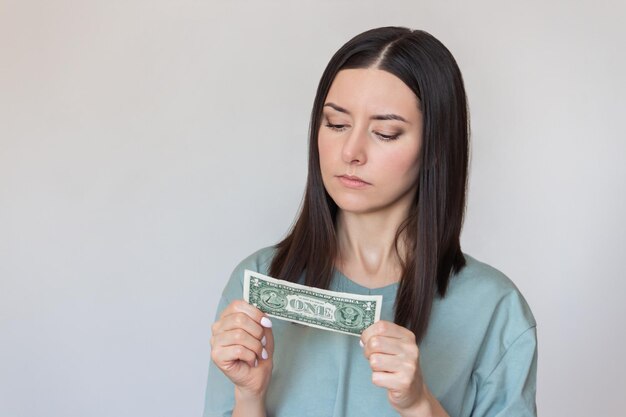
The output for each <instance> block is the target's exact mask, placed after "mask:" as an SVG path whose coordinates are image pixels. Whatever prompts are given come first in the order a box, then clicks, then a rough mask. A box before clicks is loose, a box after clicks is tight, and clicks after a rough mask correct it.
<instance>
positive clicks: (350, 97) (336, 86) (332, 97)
mask: <svg viewBox="0 0 626 417" xmlns="http://www.w3.org/2000/svg"><path fill="white" fill-rule="evenodd" d="M326 101H327V102H333V103H336V104H338V105H340V106H342V107H345V108H347V109H348V110H349V111H350V112H353V111H354V112H359V111H364V112H371V113H375V112H379V111H385V112H389V111H393V110H395V111H397V112H400V113H403V114H404V115H405V116H408V117H411V118H413V117H414V116H415V117H417V114H418V113H419V110H418V106H419V100H418V98H417V96H416V95H415V93H413V91H411V89H410V88H409V87H408V86H407V85H406V84H405V83H404V82H403V81H402V80H401V79H400V78H398V77H396V76H395V75H393V74H391V73H389V72H387V71H383V70H380V69H372V68H358V69H344V70H341V71H339V72H338V73H337V75H336V76H335V79H334V80H333V82H332V84H331V86H330V89H329V91H328V95H327V97H326Z"/></svg>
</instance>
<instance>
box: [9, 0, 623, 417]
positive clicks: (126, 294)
mask: <svg viewBox="0 0 626 417" xmlns="http://www.w3.org/2000/svg"><path fill="white" fill-rule="evenodd" d="M624 21H626V13H625V8H624V5H623V2H619V1H613V2H608V1H576V2H574V1H549V2H544V1H527V2H502V1H486V0H479V1H473V2H463V1H455V2H451V1H410V2H409V1H390V2H385V3H384V4H383V2H374V1H347V0H344V1H319V0H318V1H295V2H293V1H286V0H285V1H265V2H254V1H249V2H248V1H220V2H216V1H200V0H177V1H166V0H150V1H148V0H144V1H128V0H124V1H122V0H110V1H81V2H78V1H69V0H54V1H43V0H42V1H34V0H19V1H18V0H13V1H7V0H0V415H1V416H3V417H4V416H7V417H9V416H14V417H31V416H33V417H34V416H63V417H72V416H94V417H101V416H102V417H104V416H106V417H122V416H151V417H157V416H168V417H169V416H199V415H200V413H201V411H202V407H203V403H204V389H205V383H206V372H207V367H208V363H209V360H210V356H209V355H210V354H209V335H210V326H211V324H212V322H213V316H214V313H215V309H216V306H217V301H218V299H219V295H220V293H221V290H222V288H223V286H224V284H225V282H226V280H227V279H228V277H229V275H230V273H231V271H232V269H233V268H234V267H235V265H236V264H237V263H238V262H239V261H240V260H241V259H242V258H244V257H245V256H247V255H248V254H250V253H251V252H252V251H254V250H256V249H258V248H260V247H262V246H268V245H271V244H274V243H276V242H277V241H278V240H279V239H280V238H281V237H282V236H284V234H285V233H286V232H287V230H288V228H289V226H290V225H291V223H292V221H293V219H294V217H295V215H296V213H297V210H298V208H299V204H300V200H301V197H302V192H303V186H304V182H305V177H306V158H307V156H306V152H307V133H308V123H309V116H310V112H311V106H312V103H313V98H314V94H315V90H316V88H317V83H318V81H319V78H320V76H321V74H322V71H323V69H324V67H325V66H326V64H327V62H328V60H329V59H330V57H331V56H332V54H333V53H334V52H335V51H336V50H337V49H338V48H339V47H340V46H341V45H342V44H343V43H345V42H346V41H347V40H348V39H350V38H351V37H352V36H354V35H356V34H357V33H360V32H362V31H364V30H366V29H369V28H372V27H376V26H387V25H396V26H408V27H411V28H415V29H424V30H426V31H428V32H430V33H431V34H433V35H434V36H435V37H437V38H438V39H439V40H441V41H442V42H443V43H444V44H445V45H446V46H447V47H448V48H449V49H450V50H451V52H452V53H453V55H454V56H455V57H456V59H457V61H458V64H459V66H460V68H461V71H462V73H463V76H464V79H465V83H466V89H467V93H468V96H469V101H470V111H471V122H472V161H471V177H470V187H469V201H468V209H467V217H466V222H465V226H464V230H463V235H462V243H463V249H464V251H465V252H467V253H469V254H471V255H473V256H475V257H476V258H478V259H480V260H482V261H485V262H487V263H490V264H491V265H493V266H495V267H496V268H498V269H500V270H502V271H503V272H504V273H506V274H507V275H508V276H509V277H510V278H511V279H512V280H513V281H514V282H515V283H516V284H517V286H518V287H519V288H520V290H521V291H522V293H523V294H524V296H525V297H526V299H527V300H528V302H529V303H530V305H531V308H532V310H533V312H534V314H535V317H536V319H537V321H538V334H539V371H538V394H537V403H538V409H539V413H540V415H542V416H567V417H583V416H584V417H587V416H622V415H624V414H623V413H624V409H626V396H625V395H624V393H625V392H626V380H625V378H626V377H625V375H626V361H625V360H624V358H623V356H622V352H623V349H624V346H626V331H625V330H626V325H625V324H624V319H625V318H626V308H625V307H624V303H623V301H622V299H623V298H624V295H625V294H626V283H625V280H624V278H625V274H624V272H623V268H622V267H621V265H620V264H619V262H621V261H622V260H623V259H624V255H625V252H624V248H625V247H626V238H625V236H626V234H625V232H626V228H625V222H624V219H623V215H624V213H626V195H625V192H624V189H625V182H626V181H625V180H626V164H625V155H626V141H625V137H624V127H623V123H624V118H625V114H626V105H625V98H624V97H625V94H626V83H625V81H624V74H626V54H625V53H624V46H625V41H624V40H625V39H626V29H625V27H624Z"/></svg>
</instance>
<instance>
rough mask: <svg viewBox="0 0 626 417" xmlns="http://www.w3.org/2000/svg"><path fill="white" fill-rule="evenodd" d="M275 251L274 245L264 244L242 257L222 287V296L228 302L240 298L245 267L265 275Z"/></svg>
mask: <svg viewBox="0 0 626 417" xmlns="http://www.w3.org/2000/svg"><path fill="white" fill-rule="evenodd" d="M275 252H276V247H275V246H266V247H263V248H261V249H258V250H256V251H254V252H252V253H251V254H249V255H248V256H246V257H245V258H243V259H242V260H241V261H240V262H239V263H238V264H237V266H235V268H234V269H233V271H232V273H231V274H230V279H229V280H228V282H227V283H226V286H225V287H224V291H223V292H222V296H223V297H224V298H225V299H226V300H227V301H228V302H230V301H232V300H235V299H241V298H242V297H243V279H244V274H245V271H246V269H249V270H251V271H255V272H259V273H261V274H264V275H267V272H268V270H269V267H270V264H271V263H272V259H273V257H274V253H275Z"/></svg>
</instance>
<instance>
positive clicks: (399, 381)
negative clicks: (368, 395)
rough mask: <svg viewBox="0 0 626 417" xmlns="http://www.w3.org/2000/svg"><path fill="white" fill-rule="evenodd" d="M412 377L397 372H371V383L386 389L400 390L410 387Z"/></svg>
mask: <svg viewBox="0 0 626 417" xmlns="http://www.w3.org/2000/svg"><path fill="white" fill-rule="evenodd" d="M412 382H413V377H412V376H410V375H404V374H400V373H397V372H372V383H373V384H374V385H376V386H379V387H381V388H386V389H388V390H394V391H401V390H406V389H408V388H410V386H411V383H412Z"/></svg>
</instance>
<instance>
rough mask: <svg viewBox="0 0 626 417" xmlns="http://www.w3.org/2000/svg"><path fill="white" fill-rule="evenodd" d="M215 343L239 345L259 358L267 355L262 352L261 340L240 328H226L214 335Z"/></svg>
mask: <svg viewBox="0 0 626 417" xmlns="http://www.w3.org/2000/svg"><path fill="white" fill-rule="evenodd" d="M214 340H215V345H217V346H218V347H219V346H236V345H240V346H243V347H245V348H246V349H248V350H250V351H252V352H254V353H255V354H256V355H257V356H258V358H259V359H261V358H262V357H263V356H267V353H265V354H264V353H263V350H264V348H263V345H262V343H261V340H259V339H257V338H256V337H253V336H252V335H251V334H250V333H248V332H246V331H245V330H242V329H234V330H228V331H225V332H222V333H219V334H218V335H216V336H215V338H214Z"/></svg>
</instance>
